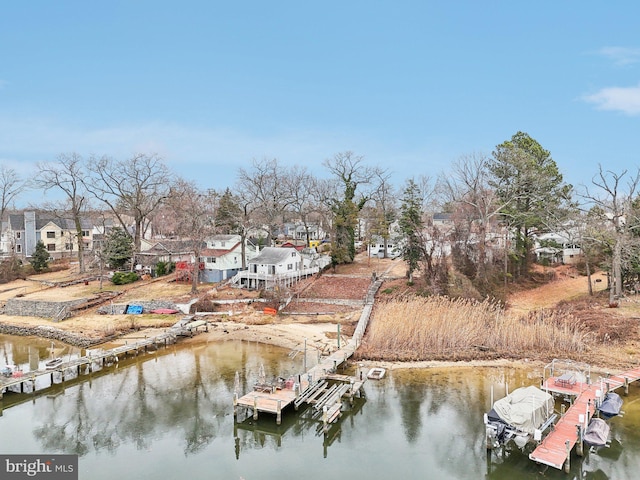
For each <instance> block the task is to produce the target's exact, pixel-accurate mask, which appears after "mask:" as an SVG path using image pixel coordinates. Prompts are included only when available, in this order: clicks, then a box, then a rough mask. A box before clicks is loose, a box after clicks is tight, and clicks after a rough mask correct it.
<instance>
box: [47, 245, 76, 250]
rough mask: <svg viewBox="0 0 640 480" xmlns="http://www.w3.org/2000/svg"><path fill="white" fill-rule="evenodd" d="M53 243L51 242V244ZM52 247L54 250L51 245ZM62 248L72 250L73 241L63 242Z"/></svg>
mask: <svg viewBox="0 0 640 480" xmlns="http://www.w3.org/2000/svg"><path fill="white" fill-rule="evenodd" d="M51 245H53V244H51ZM53 249H54V250H55V247H53ZM64 249H65V250H73V243H65V244H64Z"/></svg>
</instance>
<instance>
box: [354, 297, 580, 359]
mask: <svg viewBox="0 0 640 480" xmlns="http://www.w3.org/2000/svg"><path fill="white" fill-rule="evenodd" d="M588 336H589V334H588V332H587V331H586V330H585V329H583V328H581V326H580V325H579V323H578V322H577V321H576V320H575V319H574V318H573V317H571V316H567V315H564V316H560V315H559V314H557V313H555V312H551V311H539V312H535V313H532V314H529V315H527V316H524V317H517V316H514V315H510V314H507V313H505V311H504V310H503V309H502V308H501V306H500V305H498V304H497V303H494V302H490V301H484V302H477V301H473V300H465V299H450V298H448V297H426V298H423V297H414V298H408V299H405V300H394V301H391V302H388V303H383V304H380V305H379V306H378V307H377V308H376V311H375V314H374V316H373V319H372V322H371V324H370V326H369V329H368V333H367V336H366V338H365V342H364V345H363V348H362V352H361V353H362V355H363V356H367V357H370V358H378V359H387V360H429V359H434V358H437V359H442V358H450V359H459V358H460V357H464V358H465V359H468V358H469V357H470V356H473V352H490V354H493V355H500V356H507V357H513V356H524V355H527V356H529V355H535V356H540V355H539V354H541V353H542V354H543V356H544V355H559V354H563V355H568V354H571V353H579V352H582V351H584V350H585V349H586V347H587V340H588ZM485 356H486V355H485Z"/></svg>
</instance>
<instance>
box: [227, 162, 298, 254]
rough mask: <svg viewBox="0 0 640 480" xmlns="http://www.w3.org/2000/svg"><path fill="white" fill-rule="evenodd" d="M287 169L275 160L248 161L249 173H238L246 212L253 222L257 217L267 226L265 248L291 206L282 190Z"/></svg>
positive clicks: (288, 197)
mask: <svg viewBox="0 0 640 480" xmlns="http://www.w3.org/2000/svg"><path fill="white" fill-rule="evenodd" d="M286 176H287V169H286V168H284V167H282V166H281V165H279V164H278V160H277V159H275V158H274V159H271V160H267V159H265V160H262V161H257V160H255V159H254V160H253V161H252V168H251V170H245V169H244V168H240V169H239V171H238V186H239V191H240V192H241V194H242V196H243V197H244V199H245V202H246V206H247V209H248V210H250V211H251V212H252V216H253V217H254V218H256V217H259V218H260V219H261V220H262V222H263V223H264V224H266V226H267V244H268V245H271V244H272V243H273V241H274V240H275V238H276V237H277V234H278V229H279V227H280V226H282V224H283V216H284V212H285V211H286V209H287V208H288V207H289V205H290V204H291V200H292V199H291V194H290V192H289V190H288V189H287V188H286V184H287V182H286Z"/></svg>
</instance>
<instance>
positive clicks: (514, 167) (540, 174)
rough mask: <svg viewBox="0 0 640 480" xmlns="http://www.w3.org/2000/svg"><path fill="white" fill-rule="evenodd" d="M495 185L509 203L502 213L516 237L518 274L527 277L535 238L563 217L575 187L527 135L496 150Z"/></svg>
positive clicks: (515, 137) (492, 165)
mask: <svg viewBox="0 0 640 480" xmlns="http://www.w3.org/2000/svg"><path fill="white" fill-rule="evenodd" d="M488 168H489V171H490V172H491V174H492V177H493V178H492V180H491V182H490V183H491V186H492V187H494V188H495V189H496V191H497V193H498V196H499V197H500V199H501V200H502V201H503V202H504V203H505V204H506V205H505V206H504V207H503V208H502V210H501V213H502V215H503V217H504V219H505V221H506V222H507V224H508V225H510V227H511V229H512V232H513V235H514V237H515V249H514V250H515V252H514V253H515V256H516V259H517V260H516V271H515V272H514V273H515V274H516V275H526V274H527V273H528V269H529V257H530V255H531V249H532V247H533V240H532V235H533V234H534V233H539V232H541V231H545V230H548V228H547V227H548V225H549V223H550V221H551V219H553V221H554V223H556V222H557V221H558V219H559V218H561V217H562V216H563V214H564V213H565V211H563V210H564V209H565V208H566V207H567V206H568V204H569V201H570V195H571V189H572V187H571V185H568V184H566V183H564V182H563V179H562V174H561V173H560V171H559V170H558V166H557V164H556V162H555V161H554V160H553V159H552V158H551V154H550V152H549V151H548V150H545V149H544V148H542V146H541V145H540V144H539V143H538V142H537V141H536V140H534V139H533V138H531V137H530V136H529V135H528V134H527V133H523V132H518V133H516V134H515V135H513V136H512V137H511V140H507V141H505V142H503V143H501V144H500V145H498V146H497V147H496V150H495V151H494V152H493V159H492V160H490V161H489V163H488Z"/></svg>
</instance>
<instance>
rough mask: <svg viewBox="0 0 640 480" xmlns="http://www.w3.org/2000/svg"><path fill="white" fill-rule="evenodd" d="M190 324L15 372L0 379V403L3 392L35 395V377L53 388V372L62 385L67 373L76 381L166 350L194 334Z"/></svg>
mask: <svg viewBox="0 0 640 480" xmlns="http://www.w3.org/2000/svg"><path fill="white" fill-rule="evenodd" d="M192 323H193V324H195V322H188V323H184V324H182V325H180V326H174V327H173V328H171V329H169V330H167V331H166V332H163V333H161V334H159V335H155V336H153V337H149V338H144V339H142V340H138V341H136V342H132V343H125V344H124V345H120V346H118V347H115V348H111V349H108V350H99V351H94V352H91V353H90V354H88V355H84V356H81V357H78V358H74V359H71V360H69V361H67V362H62V363H61V364H60V365H58V366H56V367H54V368H48V369H47V368H41V369H38V370H31V371H29V372H23V371H17V372H14V374H13V375H12V376H11V377H4V376H0V400H2V396H3V393H4V392H6V391H9V392H11V391H14V392H15V390H18V392H16V393H34V392H35V391H36V379H37V378H38V377H42V376H45V375H48V376H50V377H51V385H54V383H55V382H54V374H56V373H57V374H59V377H61V382H64V381H65V375H66V374H68V375H73V376H74V378H75V377H76V376H79V375H80V374H81V373H91V372H92V371H93V369H94V368H102V367H103V366H105V365H108V364H112V363H116V362H118V359H119V358H120V357H122V356H126V355H129V354H133V355H138V354H140V353H141V352H146V351H148V350H149V349H152V350H157V349H158V347H159V346H164V347H166V346H167V345H169V344H173V343H175V342H176V341H177V338H178V337H180V336H190V335H193V333H194V332H196V331H197V328H198V327H200V326H201V325H200V324H199V325H196V326H193V325H192ZM25 385H29V387H28V388H25Z"/></svg>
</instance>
